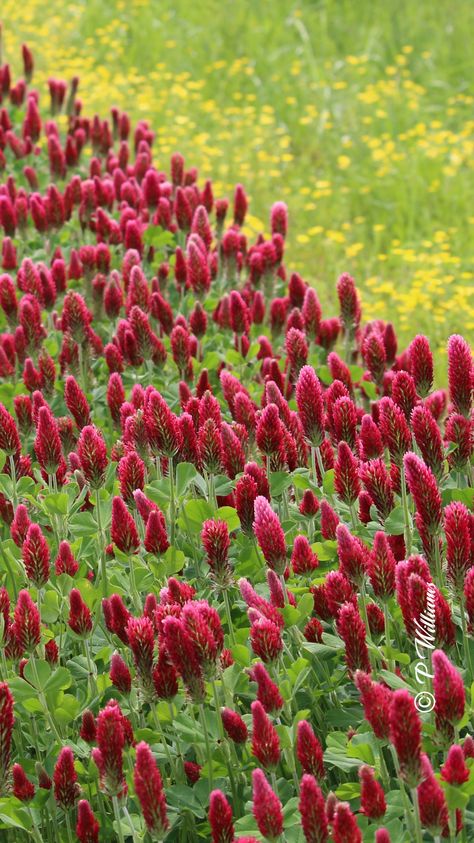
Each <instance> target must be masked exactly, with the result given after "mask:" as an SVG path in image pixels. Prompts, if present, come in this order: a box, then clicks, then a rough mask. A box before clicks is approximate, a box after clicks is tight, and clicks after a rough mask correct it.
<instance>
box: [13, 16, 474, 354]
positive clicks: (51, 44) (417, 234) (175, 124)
mask: <svg viewBox="0 0 474 843" xmlns="http://www.w3.org/2000/svg"><path fill="white" fill-rule="evenodd" d="M0 14H1V18H2V20H3V55H4V59H5V60H10V61H11V62H12V64H13V66H14V69H15V70H16V71H17V73H20V72H21V68H20V63H19V58H18V56H19V53H18V47H19V44H21V42H23V41H26V42H27V43H28V44H29V46H30V47H31V48H32V49H33V50H34V53H35V59H36V66H37V73H36V76H35V79H36V83H37V85H38V87H39V89H40V91H41V92H42V94H43V95H44V96H46V93H45V91H44V83H45V81H46V79H47V78H48V76H51V75H53V76H59V77H62V78H66V79H70V78H71V77H72V76H74V75H79V76H80V78H81V83H80V89H79V92H80V96H81V97H82V99H83V102H84V104H85V105H86V106H87V110H88V111H90V109H95V110H97V111H98V112H100V113H101V114H102V115H105V114H106V112H107V110H108V109H109V107H110V106H111V105H118V106H120V107H122V108H126V109H128V111H129V112H130V114H131V115H132V116H133V117H134V118H137V117H139V118H142V119H146V120H148V121H149V122H150V124H151V126H152V127H153V129H154V131H155V132H156V141H155V149H156V152H155V155H156V160H157V162H158V163H159V162H160V160H163V162H164V163H165V162H167V160H168V159H169V156H170V155H171V153H172V152H174V151H175V150H180V151H181V152H182V153H183V154H184V155H185V156H186V160H187V163H188V165H195V166H196V167H198V168H199V172H200V176H201V178H205V177H210V176H212V177H213V179H214V183H215V186H216V193H217V194H220V195H226V194H227V195H228V194H229V193H230V192H231V190H232V187H233V185H234V184H235V183H236V182H241V183H243V184H244V185H245V187H246V189H247V191H248V192H249V194H250V197H251V202H252V204H251V216H250V217H249V218H248V227H249V228H250V229H252V233H254V232H255V231H260V230H266V229H267V227H268V210H269V207H270V205H271V204H272V202H274V201H275V200H276V199H283V200H285V201H286V202H287V203H288V206H289V209H290V222H291V231H290V236H289V246H288V254H287V263H288V265H289V267H291V268H292V269H295V270H298V271H299V272H300V273H301V274H302V275H303V277H304V278H305V280H307V281H309V282H311V283H312V284H314V285H315V286H316V288H317V289H318V292H319V295H320V297H321V300H322V301H323V303H327V304H328V306H330V307H331V311H333V306H334V302H333V301H332V299H333V298H334V282H335V279H336V277H337V276H338V275H339V274H340V273H341V272H342V271H348V272H350V273H351V274H353V275H354V277H355V278H356V281H357V284H358V286H359V287H360V289H361V291H362V295H363V302H364V313H365V316H366V317H368V318H377V317H379V316H380V317H382V316H385V317H387V316H388V317H389V318H391V319H393V321H394V322H395V324H396V326H397V328H398V329H399V331H400V333H401V337H402V339H406V338H407V337H408V336H409V335H410V334H413V332H414V331H423V332H425V333H426V334H427V335H429V337H430V339H431V341H432V343H433V347H434V349H436V351H437V352H439V354H442V353H443V349H444V348H445V340H446V337H447V335H448V334H449V333H452V332H453V331H456V332H457V331H459V332H463V333H464V335H465V336H466V337H467V338H469V336H470V337H472V336H473V335H474V296H473V292H474V280H473V279H474V272H473V268H474V261H473V251H474V250H473V247H472V243H473V237H472V233H473V226H474V209H473V203H472V196H473V193H474V190H473V189H474V112H473V104H474V95H473V93H474V85H473V82H474V57H473V52H472V43H471V38H472V31H473V27H474V5H473V4H472V3H471V2H469V0H457V2H440V0H435V2H428V1H427V0H422V2H420V3H413V2H405V0H396V2H395V0H387V2H380V0H376V2H373V0H356V2H344V0H339V2H336V0H325V2H315V1H314V0H313V2H310V1H309V0H301V2H291V0H272V2H268V1H267V0H260V1H259V2H258V3H252V2H250V0H238V2H229V0H220V2H217V0H203V2H198V3H191V2H190V0H174V2H170V0H159V2H158V0H151V1H150V0H146V2H145V0H131V2H125V0H107V2H99V0H82V2H81V0H79V1H78V2H75V3H73V4H66V3H64V2H59V0H50V2H48V3H45V2H44V0H43V1H42V0H28V2H27V3H24V4H19V3H18V2H17V0H3V3H2V9H1V13H0Z"/></svg>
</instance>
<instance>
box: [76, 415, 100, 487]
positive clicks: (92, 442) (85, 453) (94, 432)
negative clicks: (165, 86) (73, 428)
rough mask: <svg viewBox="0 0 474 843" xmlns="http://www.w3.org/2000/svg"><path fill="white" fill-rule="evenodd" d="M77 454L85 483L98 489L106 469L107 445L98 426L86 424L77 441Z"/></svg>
mask: <svg viewBox="0 0 474 843" xmlns="http://www.w3.org/2000/svg"><path fill="white" fill-rule="evenodd" d="M77 455H78V457H79V461H80V464H81V470H82V473H83V475H84V478H85V481H86V483H87V484H88V485H89V486H90V487H91V489H100V487H101V486H102V485H103V483H104V479H105V471H106V469H107V447H106V444H105V441H104V437H103V435H102V433H101V431H100V430H98V428H96V427H94V426H93V425H86V426H85V427H83V428H82V430H81V435H80V437H79V441H78V443H77Z"/></svg>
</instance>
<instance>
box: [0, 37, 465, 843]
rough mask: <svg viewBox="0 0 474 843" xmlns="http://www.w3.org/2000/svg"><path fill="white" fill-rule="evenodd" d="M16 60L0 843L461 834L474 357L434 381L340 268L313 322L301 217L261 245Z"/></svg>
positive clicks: (133, 131) (125, 127)
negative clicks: (295, 266)
mask: <svg viewBox="0 0 474 843" xmlns="http://www.w3.org/2000/svg"><path fill="white" fill-rule="evenodd" d="M23 63H24V68H23V71H24V72H23V76H22V78H21V79H19V80H16V79H15V78H13V76H12V74H11V72H10V68H9V66H8V65H3V66H2V67H1V68H0V100H1V102H0V170H1V184H0V228H1V263H2V269H1V275H0V306H1V314H0V318H1V335H0V379H1V381H0V400H1V404H0V449H1V473H0V493H1V494H0V513H1V518H2V527H1V530H2V536H1V544H0V582H1V588H0V635H1V637H2V648H1V663H0V668H1V680H2V681H1V683H0V839H1V840H2V841H5V843H13V841H15V842H16V841H20V842H21V841H26V840H32V841H35V843H41V841H44V843H56V842H58V843H61V841H62V842H63V843H66V841H67V843H72V841H75V840H79V841H80V843H96V841H100V843H109V841H112V842H113V841H118V842H119V843H125V841H135V843H141V841H143V843H148V841H151V840H153V841H166V843H173V842H174V841H176V843H188V842H189V843H194V841H213V843H233V841H240V843H244V841H246V843H251V841H262V840H264V841H269V842H270V843H277V841H280V842H281V843H283V841H286V843H304V842H305V841H307V843H324V842H325V841H332V843H357V841H368V842H369V843H370V842H371V841H375V843H389V841H391V842H392V843H412V841H414V843H422V841H426V842H427V841H433V840H434V841H441V839H447V840H450V841H455V840H456V841H469V840H472V839H473V836H474V773H473V772H472V770H473V767H474V761H473V759H474V739H473V738H472V737H471V735H470V732H471V731H473V730H474V684H473V680H474V668H473V665H474V635H473V629H474V517H473V514H472V508H473V498H474V492H473V482H472V468H471V457H472V421H471V412H472V393H473V383H474V368H473V361H472V354H471V350H470V347H469V344H468V342H467V341H466V340H464V339H463V338H462V337H461V336H458V335H454V336H451V337H446V344H447V358H448V382H449V388H448V390H442V389H437V388H436V381H435V376H434V373H433V357H432V352H431V349H430V344H429V341H428V339H427V338H426V337H425V336H423V335H417V336H414V338H413V340H412V342H411V343H410V345H409V346H408V347H407V348H400V347H398V343H397V337H396V333H395V330H394V328H393V325H392V324H391V322H390V321H371V322H368V323H364V321H363V318H362V316H363V314H362V313H361V306H360V300H359V296H358V293H357V289H356V286H355V283H354V280H353V279H352V278H351V277H350V276H349V275H348V274H342V275H341V276H340V278H339V281H338V282H337V298H338V301H339V311H338V312H337V313H333V314H326V313H324V314H323V313H322V310H321V306H320V302H319V299H318V295H317V291H316V290H315V289H313V288H312V287H310V286H308V285H307V283H306V282H305V281H304V280H303V279H302V278H301V277H300V276H299V275H298V274H296V273H294V272H292V271H291V267H289V266H288V267H287V266H286V261H285V237H286V233H287V226H288V211H287V208H286V205H285V204H284V203H282V202H278V201H277V202H276V203H275V204H274V205H273V207H272V208H271V211H270V229H271V236H270V237H269V238H267V239H265V238H264V237H263V236H259V237H258V238H257V239H256V240H255V242H249V241H248V239H247V238H246V237H245V236H244V234H243V233H242V226H243V224H244V221H245V216H246V212H247V205H248V201H247V195H246V192H245V190H244V188H243V187H242V186H241V185H237V187H236V188H235V192H234V195H233V197H231V200H230V202H229V201H228V199H226V198H224V197H222V196H214V190H213V185H212V183H211V181H206V182H204V183H202V182H201V181H200V179H199V174H198V172H197V171H196V169H194V168H192V167H189V166H188V163H187V162H185V161H184V160H183V158H182V156H181V155H180V154H179V153H175V154H174V155H173V156H172V158H171V162H170V163H169V162H168V161H153V132H152V131H151V129H150V127H149V125H148V124H147V123H146V122H144V121H141V122H139V123H138V124H137V125H135V126H132V125H131V123H130V120H129V118H128V116H127V114H126V113H123V112H119V111H118V110H116V109H112V111H111V114H110V117H109V118H107V119H102V118H100V117H98V116H93V117H86V116H84V115H83V113H82V109H81V103H80V100H79V99H78V96H77V94H78V84H79V83H78V80H77V79H74V80H73V81H72V83H69V84H66V83H65V82H63V81H62V80H59V79H51V80H50V82H49V96H45V92H44V91H41V92H40V93H39V92H38V91H37V90H35V88H34V87H32V84H31V80H32V76H33V71H34V59H33V56H32V54H31V52H30V50H29V49H28V47H26V46H24V47H23ZM64 127H65V128H64ZM386 315H387V317H390V303H389V302H387V314H386ZM430 601H431V602H432V604H433V607H434V608H433V611H434V636H433V639H434V640H432V641H431V639H429V638H428V639H427V638H426V637H425V638H422V641H421V644H420V633H421V634H423V630H424V629H425V627H426V624H425V621H426V616H427V615H429V613H430V612H429V609H430V605H431V603H430ZM424 624H425V626H424ZM427 645H429V646H427ZM420 662H422V663H423V664H424V666H425V670H424V672H423V671H421V672H420V670H419V665H420ZM420 677H421V681H420ZM420 694H421V696H420ZM417 695H418V696H417ZM415 699H416V700H417V702H418V705H416V704H415ZM430 700H432V702H433V704H434V708H433V709H432V710H431V705H430V704H429V703H430ZM419 709H421V710H419Z"/></svg>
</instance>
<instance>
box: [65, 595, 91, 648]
mask: <svg viewBox="0 0 474 843" xmlns="http://www.w3.org/2000/svg"><path fill="white" fill-rule="evenodd" d="M69 606H70V608H69V618H68V626H69V628H70V629H72V631H73V632H75V633H76V635H80V636H81V637H82V638H85V637H87V636H88V635H89V634H90V633H91V632H92V616H91V612H90V609H89V607H88V606H87V605H86V604H85V603H84V601H83V599H82V596H81V592H80V591H79V589H77V588H73V589H71V591H70V592H69Z"/></svg>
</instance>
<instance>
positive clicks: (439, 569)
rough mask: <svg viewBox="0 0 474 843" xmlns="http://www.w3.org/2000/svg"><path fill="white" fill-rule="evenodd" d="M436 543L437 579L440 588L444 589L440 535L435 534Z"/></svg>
mask: <svg viewBox="0 0 474 843" xmlns="http://www.w3.org/2000/svg"><path fill="white" fill-rule="evenodd" d="M433 541H434V548H435V567H436V579H437V580H438V586H439V588H442V585H443V563H442V561H441V553H440V550H439V534H438V533H435V535H434V536H433Z"/></svg>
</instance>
